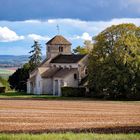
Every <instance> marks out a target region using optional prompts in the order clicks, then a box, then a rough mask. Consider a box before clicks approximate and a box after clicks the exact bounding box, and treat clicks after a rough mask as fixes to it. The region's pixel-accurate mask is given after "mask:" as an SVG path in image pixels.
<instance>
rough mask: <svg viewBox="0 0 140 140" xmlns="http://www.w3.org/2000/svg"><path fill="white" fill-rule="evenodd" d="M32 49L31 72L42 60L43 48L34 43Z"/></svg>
mask: <svg viewBox="0 0 140 140" xmlns="http://www.w3.org/2000/svg"><path fill="white" fill-rule="evenodd" d="M32 49H33V50H31V51H30V52H29V53H31V56H30V57H29V59H30V60H29V64H30V67H31V70H34V69H35V68H36V67H37V66H38V65H39V64H40V63H41V60H42V57H41V47H40V44H39V43H38V42H37V41H34V45H33V46H32Z"/></svg>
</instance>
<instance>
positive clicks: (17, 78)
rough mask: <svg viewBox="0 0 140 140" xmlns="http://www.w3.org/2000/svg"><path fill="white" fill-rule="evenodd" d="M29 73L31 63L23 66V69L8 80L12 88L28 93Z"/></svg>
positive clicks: (18, 70)
mask: <svg viewBox="0 0 140 140" xmlns="http://www.w3.org/2000/svg"><path fill="white" fill-rule="evenodd" d="M29 71H30V65H29V63H26V64H24V65H23V67H22V68H19V69H17V70H16V72H15V73H13V74H12V75H11V76H10V77H9V79H8V82H9V84H10V87H11V88H12V89H15V90H17V91H24V92H26V89H27V85H26V83H27V79H28V78H29Z"/></svg>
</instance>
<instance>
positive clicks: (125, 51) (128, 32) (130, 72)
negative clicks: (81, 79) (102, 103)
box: [89, 24, 140, 99]
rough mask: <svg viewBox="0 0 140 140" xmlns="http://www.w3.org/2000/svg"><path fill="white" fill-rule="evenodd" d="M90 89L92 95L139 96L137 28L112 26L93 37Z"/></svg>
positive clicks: (129, 25) (139, 76)
mask: <svg viewBox="0 0 140 140" xmlns="http://www.w3.org/2000/svg"><path fill="white" fill-rule="evenodd" d="M93 42H94V48H93V50H92V52H91V54H90V59H89V87H90V88H91V89H92V91H93V95H94V96H98V97H109V98H115V99H116V98H133V97H134V96H135V97H138V96H139V97H140V95H139V94H140V27H137V26H135V25H134V24H120V25H113V26H111V27H109V28H107V29H105V30H104V31H103V32H101V33H100V34H99V35H97V36H96V37H94V38H93Z"/></svg>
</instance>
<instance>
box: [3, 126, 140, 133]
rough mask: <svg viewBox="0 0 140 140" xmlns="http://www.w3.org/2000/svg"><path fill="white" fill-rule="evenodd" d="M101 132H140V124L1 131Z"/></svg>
mask: <svg viewBox="0 0 140 140" xmlns="http://www.w3.org/2000/svg"><path fill="white" fill-rule="evenodd" d="M67 132H72V133H99V134H119V133H123V134H128V133H140V126H119V127H109V128H84V129H83V128H81V129H78V128H76V129H52V130H51V129H45V130H27V131H26V130H25V131H22V130H16V131H14V130H11V131H0V133H7V134H8V133H15V134H16V133H28V134H41V133H67Z"/></svg>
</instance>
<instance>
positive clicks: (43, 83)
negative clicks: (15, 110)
mask: <svg viewBox="0 0 140 140" xmlns="http://www.w3.org/2000/svg"><path fill="white" fill-rule="evenodd" d="M71 45H72V44H71V43H70V42H69V41H68V40H67V39H65V38H64V37H63V36H61V35H56V36H55V37H53V38H52V39H51V40H49V41H48V42H47V43H46V56H47V57H46V59H45V60H44V61H43V62H42V63H41V64H40V66H38V68H36V69H35V70H34V71H32V72H31V73H30V78H29V79H28V82H27V92H28V93H31V94H32V93H33V94H50V95H55V96H61V87H79V86H81V82H82V80H83V79H84V78H85V77H86V76H87V59H88V55H76V54H73V53H72V52H71Z"/></svg>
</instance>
